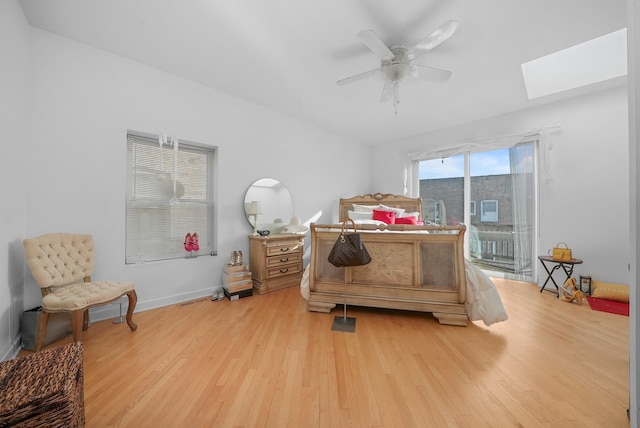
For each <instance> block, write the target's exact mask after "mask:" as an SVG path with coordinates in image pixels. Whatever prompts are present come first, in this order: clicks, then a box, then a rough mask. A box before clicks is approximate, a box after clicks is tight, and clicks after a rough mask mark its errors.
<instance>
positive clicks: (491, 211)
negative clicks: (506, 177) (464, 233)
mask: <svg viewBox="0 0 640 428" xmlns="http://www.w3.org/2000/svg"><path fill="white" fill-rule="evenodd" d="M480 221H483V222H497V221H498V201H496V200H486V201H480Z"/></svg>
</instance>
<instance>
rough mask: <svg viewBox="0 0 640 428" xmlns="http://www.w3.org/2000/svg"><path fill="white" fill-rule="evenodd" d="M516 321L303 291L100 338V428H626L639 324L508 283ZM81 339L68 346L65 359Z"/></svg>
mask: <svg viewBox="0 0 640 428" xmlns="http://www.w3.org/2000/svg"><path fill="white" fill-rule="evenodd" d="M495 282H496V284H497V286H498V289H499V291H500V293H501V295H502V298H503V302H504V305H505V307H506V309H507V311H508V313H509V316H510V319H509V320H508V321H506V322H503V323H499V324H495V325H493V326H491V327H486V326H484V325H483V324H482V323H481V322H480V323H470V325H469V326H468V327H453V326H443V325H440V324H438V322H437V321H436V320H435V319H434V318H433V317H432V316H431V315H430V314H421V313H410V312H400V311H388V310H373V309H365V308H352V307H349V308H348V316H352V317H356V319H357V322H356V332H355V333H344V332H333V331H331V325H332V322H333V318H334V316H336V315H337V316H341V315H342V308H341V307H339V308H336V309H335V310H334V312H333V313H331V314H321V313H312V312H308V311H307V310H306V302H305V301H304V300H303V299H302V297H301V296H300V293H299V290H298V289H297V288H295V287H294V288H290V289H285V290H281V291H277V292H274V293H271V294H267V295H254V296H252V297H248V298H245V299H241V300H239V301H234V302H230V301H229V300H224V301H220V302H219V301H211V300H209V299H203V300H200V301H195V302H190V303H187V304H183V305H174V306H170V307H166V308H161V309H157V310H152V311H147V312H141V313H137V314H136V315H135V318H134V319H135V321H136V322H137V323H138V330H137V331H136V332H131V331H130V330H129V329H128V327H127V326H126V324H118V325H114V324H112V323H111V321H103V322H99V323H94V325H93V326H92V327H91V328H90V329H89V330H88V331H87V332H86V333H85V338H84V345H85V354H84V369H85V403H86V404H85V408H86V418H87V426H88V427H111V426H118V427H193V428H196V427H209V426H211V427H214V426H215V427H286V426H290V427H374V426H375V427H390V428H391V427H393V428H396V427H414V426H415V427H441V426H446V427H474V428H477V427H563V428H565V427H608V428H611V427H627V426H629V421H628V419H627V416H626V409H627V407H628V363H629V357H628V321H629V320H628V318H627V317H624V316H619V315H613V314H607V313H603V312H596V311H592V310H591V309H590V308H589V305H588V304H587V303H586V302H585V305H584V306H578V305H576V304H567V303H563V302H560V301H559V300H558V299H556V297H555V295H554V294H551V293H547V292H544V293H542V294H541V293H539V291H538V288H537V287H535V286H534V285H531V284H526V283H520V282H509V281H504V280H497V279H496V280H495ZM69 341H70V339H65V340H64V341H60V342H57V343H56V344H53V345H51V346H59V345H61V344H63V343H67V342H69Z"/></svg>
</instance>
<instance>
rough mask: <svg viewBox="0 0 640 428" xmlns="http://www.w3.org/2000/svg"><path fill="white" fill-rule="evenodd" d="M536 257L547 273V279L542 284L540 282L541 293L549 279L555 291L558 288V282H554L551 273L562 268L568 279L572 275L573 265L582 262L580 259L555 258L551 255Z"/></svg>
mask: <svg viewBox="0 0 640 428" xmlns="http://www.w3.org/2000/svg"><path fill="white" fill-rule="evenodd" d="M538 259H539V260H540V263H542V267H544V270H546V271H547V275H548V276H547V279H546V280H545V281H544V284H542V288H541V289H540V292H541V293H542V292H543V291H544V288H545V287H546V286H547V283H548V282H549V280H551V282H552V283H553V285H555V287H556V293H558V291H559V288H558V284H556V281H555V279H553V273H554V272H555V271H557V270H558V269H560V268H562V270H563V271H564V273H565V274H566V275H567V279H569V278H571V275H573V268H574V267H575V265H579V264H581V263H582V260H580V259H571V260H557V259H554V258H553V257H551V256H538ZM551 265H552V266H551Z"/></svg>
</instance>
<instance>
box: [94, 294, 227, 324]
mask: <svg viewBox="0 0 640 428" xmlns="http://www.w3.org/2000/svg"><path fill="white" fill-rule="evenodd" d="M221 289H222V286H217V287H212V288H203V289H200V290H195V291H190V292H188V293H181V294H175V295H173V296H168V297H163V298H160V299H153V300H147V301H140V300H138V303H137V304H136V310H135V312H144V311H149V310H151V309H158V308H162V307H165V306H170V305H175V304H178V303H182V302H187V301H189V300H195V299H200V298H202V297H211V296H213V294H214V293H217V292H218V290H221ZM120 302H122V316H125V315H126V313H127V308H128V307H129V301H128V299H127V298H126V297H124V298H123V299H120V300H117V301H115V302H113V303H109V304H108V305H104V306H98V307H96V308H92V309H91V310H90V319H91V321H92V322H98V321H104V320H108V319H112V318H113V319H115V318H119V317H120Z"/></svg>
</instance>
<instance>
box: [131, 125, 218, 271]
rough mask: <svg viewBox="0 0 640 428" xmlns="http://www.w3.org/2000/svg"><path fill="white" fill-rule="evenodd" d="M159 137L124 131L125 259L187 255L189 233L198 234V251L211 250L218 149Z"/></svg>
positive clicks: (213, 237)
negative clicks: (125, 176)
mask: <svg viewBox="0 0 640 428" xmlns="http://www.w3.org/2000/svg"><path fill="white" fill-rule="evenodd" d="M158 140H159V139H158V137H157V136H153V135H149V134H142V133H134V132H129V133H128V134H127V200H126V239H125V241H126V248H125V262H126V263H127V264H131V263H142V262H148V261H156V260H166V259H173V258H179V257H185V256H186V255H188V254H187V253H186V251H185V249H184V238H185V235H186V234H187V233H197V234H198V237H199V245H200V251H198V253H197V254H198V255H209V254H211V255H215V254H216V249H217V248H216V244H215V240H216V237H215V215H214V213H215V210H214V196H215V193H216V192H215V181H214V176H215V161H216V157H215V155H216V149H215V147H211V146H204V145H201V144H197V143H192V142H187V141H178V144H177V145H176V144H162V145H161V144H160V143H159V141H158ZM176 146H177V147H176ZM176 148H177V150H176Z"/></svg>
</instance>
